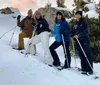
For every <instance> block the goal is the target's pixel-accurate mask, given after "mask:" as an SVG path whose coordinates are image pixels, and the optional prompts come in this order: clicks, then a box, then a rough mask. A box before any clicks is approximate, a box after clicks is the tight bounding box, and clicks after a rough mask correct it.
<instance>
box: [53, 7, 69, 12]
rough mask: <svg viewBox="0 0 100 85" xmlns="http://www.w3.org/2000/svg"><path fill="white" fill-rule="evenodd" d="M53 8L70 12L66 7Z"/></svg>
mask: <svg viewBox="0 0 100 85" xmlns="http://www.w3.org/2000/svg"><path fill="white" fill-rule="evenodd" d="M54 8H55V9H57V10H59V11H61V10H64V11H68V12H71V9H68V8H62V7H54Z"/></svg>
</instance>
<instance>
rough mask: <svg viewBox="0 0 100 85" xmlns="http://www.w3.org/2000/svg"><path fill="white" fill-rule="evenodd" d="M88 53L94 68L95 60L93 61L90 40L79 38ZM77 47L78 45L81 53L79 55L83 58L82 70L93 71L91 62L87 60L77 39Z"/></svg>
mask: <svg viewBox="0 0 100 85" xmlns="http://www.w3.org/2000/svg"><path fill="white" fill-rule="evenodd" d="M79 41H80V43H81V45H82V47H83V49H84V51H85V53H86V55H87V59H88V60H89V62H90V64H91V66H92V68H93V62H92V56H91V49H90V40H89V39H88V38H87V39H86V38H85V39H83V40H79ZM76 47H77V50H78V53H79V57H80V59H81V68H82V71H86V72H90V71H92V69H91V67H90V65H89V63H88V62H87V60H86V58H85V56H84V54H83V52H82V50H81V48H80V46H79V44H78V42H77V41H76Z"/></svg>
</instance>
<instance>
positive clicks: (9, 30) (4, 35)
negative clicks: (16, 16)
mask: <svg viewBox="0 0 100 85" xmlns="http://www.w3.org/2000/svg"><path fill="white" fill-rule="evenodd" d="M16 27H17V26H15V27H14V28H12V29H10V30H9V31H7V32H5V33H4V34H3V35H2V36H1V37H0V39H2V38H3V37H4V36H5V35H6V34H7V33H9V32H10V31H12V30H13V29H15V28H16Z"/></svg>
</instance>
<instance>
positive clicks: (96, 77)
mask: <svg viewBox="0 0 100 85" xmlns="http://www.w3.org/2000/svg"><path fill="white" fill-rule="evenodd" d="M76 40H77V42H78V44H79V46H80V48H81V50H82V52H83V54H84V56H85V58H86V60H87V62H88V64H89V66H90V68H91V70H92V71H93V73H94V76H95V77H94V79H98V78H99V77H98V76H97V75H96V73H95V71H94V70H93V68H92V65H91V64H90V61H89V59H88V58H87V55H86V53H85V51H84V49H83V47H82V45H81V43H80V41H79V40H78V39H77V38H76Z"/></svg>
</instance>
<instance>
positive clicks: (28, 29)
mask: <svg viewBox="0 0 100 85" xmlns="http://www.w3.org/2000/svg"><path fill="white" fill-rule="evenodd" d="M33 22H34V19H33V18H30V17H28V16H27V17H26V18H24V19H23V20H22V21H20V19H18V20H17V26H19V27H21V29H22V31H23V32H25V33H26V35H27V36H32V23H33Z"/></svg>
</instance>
